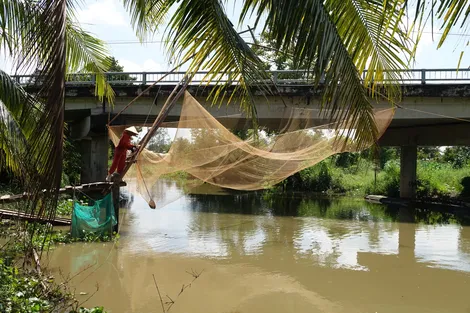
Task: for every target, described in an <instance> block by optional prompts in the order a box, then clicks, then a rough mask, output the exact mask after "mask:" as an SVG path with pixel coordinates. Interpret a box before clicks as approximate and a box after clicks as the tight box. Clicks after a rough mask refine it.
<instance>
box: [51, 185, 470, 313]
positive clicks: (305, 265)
mask: <svg viewBox="0 0 470 313" xmlns="http://www.w3.org/2000/svg"><path fill="white" fill-rule="evenodd" d="M160 188H162V187H161V186H160ZM163 188H164V189H165V190H166V195H167V196H169V197H173V199H176V200H175V201H173V202H171V203H169V204H168V205H167V206H165V207H163V208H158V209H156V210H151V209H149V208H148V206H147V205H146V203H145V202H144V200H143V199H141V198H139V197H137V196H136V197H135V198H134V201H133V203H132V204H131V205H130V206H129V207H128V208H125V209H123V210H122V215H121V220H122V221H123V225H122V228H121V237H120V239H119V242H118V244H116V245H115V244H112V243H105V244H103V243H96V244H95V243H94V244H90V243H85V244H72V245H62V246H59V247H57V248H55V249H54V250H52V251H50V252H49V256H48V261H47V262H46V263H47V268H48V271H50V272H52V273H53V274H54V275H55V276H56V277H61V275H62V276H64V277H66V276H69V277H72V276H73V278H72V279H71V280H70V282H69V285H70V286H71V288H73V289H75V291H76V293H77V298H78V299H79V300H80V301H86V300H87V299H88V301H87V302H86V303H85V304H84V305H85V306H95V305H100V306H101V305H102V306H104V307H105V309H106V310H107V311H108V312H113V313H114V312H163V310H162V307H161V302H160V299H159V296H158V292H157V288H156V285H155V282H156V283H157V285H158V287H159V291H160V294H161V296H162V298H163V299H162V300H163V305H164V307H165V311H168V308H169V306H170V303H171V302H172V301H174V304H173V305H172V306H171V307H170V308H169V312H175V313H176V312H195V313H197V312H201V313H202V312H204V313H211V312H214V313H216V312H217V313H223V312H227V313H228V312H232V313H234V312H240V313H255V312H256V313H258V312H279V313H281V312H282V313H286V312H295V313H302V312H305V313H316V312H328V313H333V312H335V313H336V312H345V313H346V312H348V313H349V312H351V313H355V312H361V313H362V312H372V313H375V312H377V313H388V312H390V313H391V312H400V313H408V312H409V313H417V312H433V313H434V312H453V313H468V312H470V297H469V296H468V295H469V292H470V227H469V226H466V225H468V224H469V223H468V218H467V217H457V216H455V215H452V214H442V213H436V212H429V211H426V210H417V209H410V208H387V207H383V206H380V205H373V204H368V203H366V202H364V201H362V200H355V199H347V198H342V199H308V198H305V197H300V196H299V195H297V196H292V195H291V196H274V197H270V198H263V197H261V196H260V195H259V194H253V193H251V194H239V195H224V194H219V195H205V194H198V195H191V196H181V195H178V194H179V192H180V191H179V190H178V188H177V187H176V186H175V185H174V184H173V183H170V182H166V183H165V186H163ZM176 195H178V196H176ZM200 272H202V274H201V275H200V276H199V277H198V278H197V279H196V280H194V281H193V279H194V278H193V276H192V274H191V273H200ZM154 278H155V280H154ZM191 281H192V283H191ZM189 283H191V284H190V286H189V287H187V288H185V289H184V291H183V292H182V293H181V294H180V291H181V289H182V287H183V285H184V286H188V284H189ZM80 293H82V295H80Z"/></svg>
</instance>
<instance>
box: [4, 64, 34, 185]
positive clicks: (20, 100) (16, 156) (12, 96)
mask: <svg viewBox="0 0 470 313" xmlns="http://www.w3.org/2000/svg"><path fill="white" fill-rule="evenodd" d="M40 113H41V104H40V103H39V102H38V101H37V100H36V99H35V98H34V97H32V96H31V95H29V94H28V93H27V92H26V91H25V90H24V89H23V88H22V87H21V86H20V85H19V84H18V83H17V82H16V81H15V80H14V79H12V78H11V77H10V76H9V75H8V74H7V73H5V72H4V71H2V70H0V167H1V168H3V169H7V170H9V171H12V172H13V173H14V174H15V175H18V176H21V174H22V172H23V170H24V165H23V164H22V161H23V154H24V152H25V149H26V146H27V143H28V139H29V137H30V136H31V133H32V131H33V130H34V125H35V124H36V123H37V121H38V117H39V115H40Z"/></svg>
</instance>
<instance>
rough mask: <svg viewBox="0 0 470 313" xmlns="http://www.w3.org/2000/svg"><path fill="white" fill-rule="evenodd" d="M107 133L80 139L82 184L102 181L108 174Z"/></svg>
mask: <svg viewBox="0 0 470 313" xmlns="http://www.w3.org/2000/svg"><path fill="white" fill-rule="evenodd" d="M108 147H109V138H108V134H107V133H105V134H99V135H93V136H91V137H88V138H86V139H83V140H81V153H82V173H81V177H80V182H81V183H82V184H86V183H92V182H102V181H104V180H105V179H106V176H107V175H108Z"/></svg>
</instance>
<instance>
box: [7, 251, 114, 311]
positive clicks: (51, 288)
mask: <svg viewBox="0 0 470 313" xmlns="http://www.w3.org/2000/svg"><path fill="white" fill-rule="evenodd" d="M73 306H74V300H73V295H71V294H68V293H66V292H65V291H64V290H62V289H61V288H60V285H55V283H54V280H53V279H52V278H48V279H47V280H45V279H43V278H41V277H39V276H38V275H37V274H35V273H33V272H26V271H24V270H23V269H20V268H18V267H15V266H13V265H11V264H9V261H6V260H5V259H4V258H3V257H2V256H1V255H0V312H5V313H9V312H11V313H17V312H18V313H36V312H37V313H53V312H71V313H74V312H76V313H106V311H104V309H103V307H95V308H91V309H86V308H80V309H79V310H78V311H76V310H73V309H72V311H70V308H72V307H73Z"/></svg>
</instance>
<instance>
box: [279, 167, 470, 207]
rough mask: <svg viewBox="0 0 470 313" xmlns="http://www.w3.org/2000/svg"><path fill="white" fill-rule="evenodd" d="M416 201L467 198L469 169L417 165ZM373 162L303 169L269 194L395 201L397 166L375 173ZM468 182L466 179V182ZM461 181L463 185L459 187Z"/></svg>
mask: <svg viewBox="0 0 470 313" xmlns="http://www.w3.org/2000/svg"><path fill="white" fill-rule="evenodd" d="M417 166H418V168H417V187H416V190H417V197H418V198H441V199H442V198H444V199H445V198H456V197H460V196H461V195H463V194H464V193H465V194H468V192H469V190H470V186H467V187H465V185H469V183H468V182H465V181H464V179H465V178H466V177H470V167H468V166H466V167H462V168H455V167H453V166H452V164H450V163H446V162H437V161H418V164H417ZM374 168H375V165H374V164H373V162H371V161H368V160H365V159H360V160H359V161H358V162H357V163H356V164H353V165H349V166H347V167H342V166H337V165H336V164H335V163H334V162H333V161H332V160H331V159H327V160H325V161H323V162H320V163H318V164H317V165H315V166H313V167H310V168H307V169H304V170H302V171H300V172H299V173H296V174H294V175H293V176H291V177H289V178H287V179H286V180H284V181H283V182H281V183H280V184H278V185H276V186H274V187H272V188H271V191H274V192H279V191H286V190H293V191H306V192H318V193H322V194H341V195H348V196H365V195H367V194H378V195H385V196H390V197H398V196H399V194H400V164H399V161H398V160H390V161H388V162H387V163H386V164H385V166H384V168H383V169H381V170H378V171H377V173H375V170H374ZM468 180H470V179H468ZM463 181H464V183H462V182H463Z"/></svg>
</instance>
